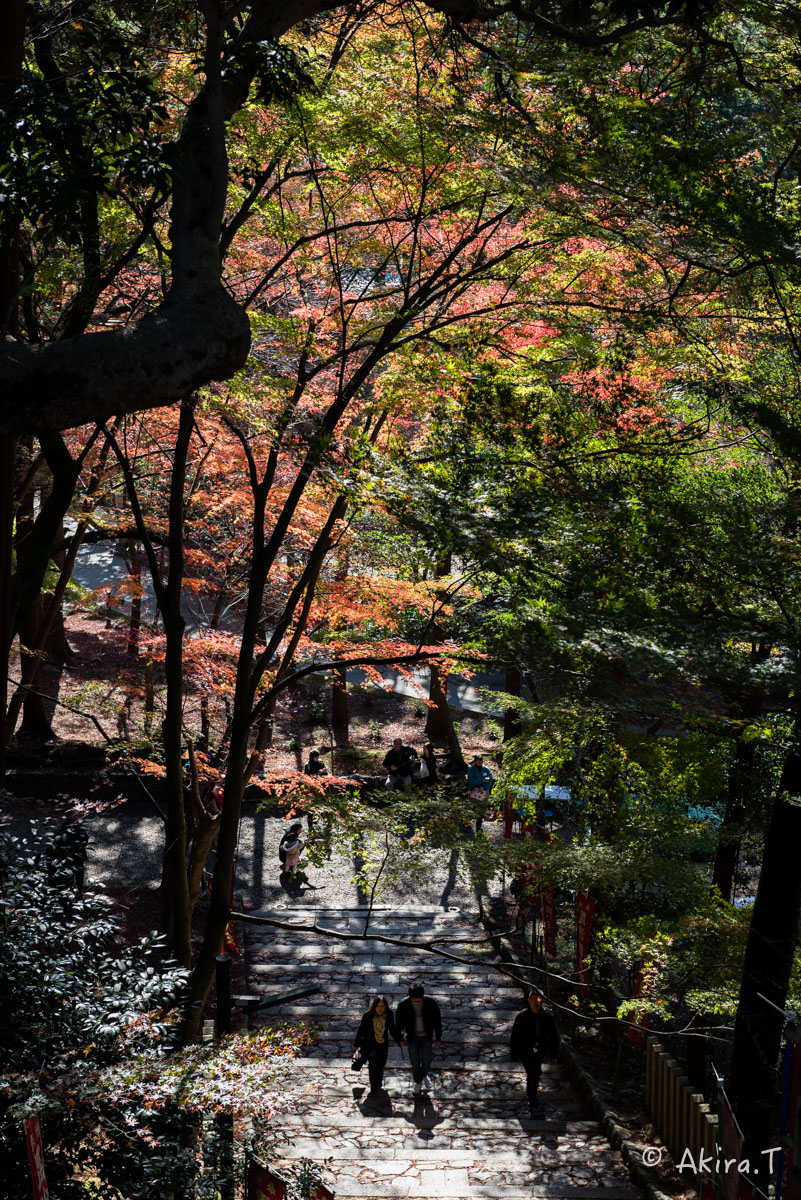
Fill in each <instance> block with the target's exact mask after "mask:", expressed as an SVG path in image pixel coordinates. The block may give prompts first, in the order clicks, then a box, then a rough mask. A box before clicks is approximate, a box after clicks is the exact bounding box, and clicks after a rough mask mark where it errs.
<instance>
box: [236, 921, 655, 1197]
mask: <svg viewBox="0 0 801 1200" xmlns="http://www.w3.org/2000/svg"><path fill="white" fill-rule="evenodd" d="M262 913H263V915H266V916H275V917H276V918H278V919H279V920H286V919H290V920H296V921H298V922H299V923H300V922H304V923H305V922H307V921H310V919H311V918H313V917H314V916H316V918H317V920H318V923H319V924H320V925H323V926H325V927H327V928H331V929H336V930H340V931H345V930H350V931H351V932H355V931H358V932H361V930H362V929H363V923H364V910H363V909H362V910H361V911H360V910H358V909H322V908H318V909H294V910H293V911H292V912H291V913H288V912H287V910H286V909H282V910H276V911H274V912H273V911H267V910H262ZM371 930H372V931H373V932H374V933H384V934H388V935H390V936H394V937H403V938H407V939H408V938H410V937H413V936H414V935H415V933H417V934H418V936H425V937H432V936H437V937H443V938H448V937H450V938H464V939H466V940H467V944H471V945H473V946H474V947H475V943H476V941H479V940H480V939H481V938H482V937H483V933H482V931H481V929H480V927H479V926H478V923H477V920H474V919H471V918H470V917H468V916H465V915H464V914H463V913H458V912H454V911H449V912H446V911H443V910H442V909H422V908H419V909H414V908H402V909H398V908H395V909H392V910H388V909H382V910H379V911H377V912H374V914H373V918H372V921H371ZM471 939H474V940H473V941H471ZM246 945H247V950H246V953H247V966H248V986H249V989H250V991H252V992H258V993H262V994H263V993H266V992H272V991H280V990H282V989H284V988H288V987H294V986H298V985H301V984H304V983H310V982H316V981H319V982H320V983H321V984H322V991H321V992H320V993H319V994H316V995H313V996H309V997H307V998H305V999H303V1000H299V1001H295V1002H294V1003H291V1004H287V1005H285V1006H284V1007H281V1008H272V1009H270V1010H269V1016H267V1015H266V1014H264V1015H263V1020H264V1021H268V1020H274V1019H275V1018H276V1017H278V1018H285V1019H287V1020H291V1019H293V1018H294V1019H297V1018H303V1019H306V1020H309V1021H312V1022H314V1023H315V1024H317V1025H319V1026H320V1027H321V1036H320V1041H319V1043H318V1044H317V1045H316V1046H314V1047H311V1048H310V1049H309V1051H308V1055H309V1057H307V1058H304V1059H301V1060H299V1062H298V1067H299V1068H300V1070H299V1078H300V1079H302V1081H303V1083H302V1086H301V1099H300V1103H299V1106H298V1111H297V1112H296V1113H294V1114H293V1115H291V1116H282V1117H280V1118H279V1119H278V1121H277V1122H276V1134H277V1138H278V1145H279V1152H280V1151H281V1150H282V1149H283V1152H284V1154H285V1156H286V1158H293V1159H298V1158H301V1157H307V1158H311V1159H314V1160H316V1161H321V1162H322V1161H323V1160H325V1159H332V1160H333V1161H332V1162H331V1163H330V1164H329V1167H328V1168H327V1170H326V1176H327V1181H328V1183H329V1186H333V1188H334V1190H335V1192H336V1196H337V1200H349V1198H351V1197H352V1198H354V1200H355V1198H356V1197H359V1198H369V1200H384V1198H389V1197H419V1198H423V1197H431V1198H434V1197H437V1198H440V1200H475V1198H478V1197H492V1198H498V1200H530V1198H532V1197H548V1198H553V1200H639V1196H640V1193H639V1192H638V1191H637V1190H636V1189H635V1188H634V1187H633V1186H632V1184H631V1183H630V1181H629V1178H628V1173H627V1172H626V1169H625V1167H624V1166H623V1163H622V1162H621V1160H620V1158H619V1156H618V1154H617V1153H616V1152H615V1151H613V1150H612V1149H611V1147H610V1146H609V1144H608V1142H607V1141H606V1139H605V1138H604V1137H603V1135H602V1133H601V1130H600V1128H599V1126H598V1125H597V1124H595V1123H594V1122H593V1121H591V1120H588V1119H587V1117H586V1114H585V1113H584V1112H583V1110H582V1107H581V1105H580V1103H579V1100H578V1098H577V1096H576V1095H575V1094H574V1093H573V1092H572V1090H571V1088H570V1087H569V1085H568V1084H567V1082H566V1080H565V1079H564V1077H563V1076H562V1073H561V1071H560V1069H559V1067H550V1066H546V1068H545V1071H544V1074H543V1079H542V1082H541V1085H540V1092H541V1099H542V1102H543V1114H542V1119H541V1120H536V1121H534V1120H531V1119H530V1118H529V1117H528V1110H527V1106H526V1102H525V1095H524V1087H523V1082H524V1076H523V1071H522V1068H520V1067H518V1066H517V1065H516V1064H515V1063H512V1062H511V1061H510V1059H509V1055H508V1039H509V1030H510V1027H511V1022H512V1020H513V1018H514V1014H515V1012H516V1011H517V1010H518V1009H519V1008H520V1007H521V1006H522V1001H521V995H520V990H519V988H517V987H515V986H514V985H512V984H511V983H509V982H506V981H505V980H504V979H503V977H502V976H500V975H498V974H496V973H495V972H494V971H492V970H491V969H490V966H489V959H490V957H491V953H490V952H489V951H486V952H485V954H486V960H487V967H484V966H483V965H481V964H479V965H477V966H475V967H474V966H466V965H462V964H459V963H452V962H448V961H446V960H444V959H441V958H439V957H435V956H433V955H430V954H425V953H419V952H418V953H415V952H413V951H409V950H407V949H404V948H399V947H392V946H387V945H386V944H383V943H381V942H378V941H375V940H371V939H369V938H368V939H365V940H358V941H351V942H347V943H344V942H339V941H333V940H331V941H327V942H325V943H322V944H321V939H320V938H319V937H316V936H315V935H304V934H292V935H290V934H288V933H286V932H284V931H280V930H274V929H270V928H269V927H267V926H255V925H249V926H248V928H247V943H246ZM454 949H456V950H460V949H461V947H459V946H454ZM411 979H420V980H421V981H423V982H424V983H425V987H426V991H427V992H428V993H430V994H431V995H433V996H434V997H435V998H436V999H437V1000H438V1001H439V1003H440V1006H441V1008H442V1012H443V1026H444V1030H443V1036H444V1040H443V1046H442V1049H441V1050H440V1051H435V1058H434V1064H433V1069H432V1072H431V1077H432V1082H433V1088H432V1092H431V1095H430V1097H428V1098H420V1099H417V1100H416V1099H415V1098H414V1097H413V1096H412V1094H411V1092H410V1086H409V1085H410V1072H409V1066H408V1058H407V1057H406V1053H405V1051H403V1052H402V1051H401V1050H400V1049H399V1048H398V1047H397V1046H393V1047H392V1049H391V1050H390V1054H389V1062H388V1065H387V1070H386V1073H385V1077H384V1087H385V1091H386V1095H385V1097H383V1098H381V1099H379V1100H373V1099H371V1098H369V1097H368V1096H367V1090H368V1087H369V1085H368V1081H367V1079H366V1078H363V1077H362V1076H363V1075H364V1076H366V1074H367V1072H366V1070H365V1071H364V1072H363V1073H362V1074H358V1075H357V1074H355V1073H354V1072H353V1071H352V1070H351V1069H350V1060H351V1042H352V1037H353V1035H354V1033H355V1030H356V1026H357V1024H358V1020H359V1017H360V1015H361V1013H362V1012H363V1011H364V1009H365V1008H366V1007H367V1004H368V1003H369V1000H370V999H371V998H372V995H373V994H374V993H375V992H379V991H383V992H386V994H387V995H388V997H389V998H390V1000H391V1001H392V1003H393V1005H396V1004H397V1003H398V1001H399V1000H400V999H402V997H403V996H404V995H405V994H406V988H407V985H408V983H409V981H410V980H411Z"/></svg>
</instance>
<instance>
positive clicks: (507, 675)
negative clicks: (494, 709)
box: [503, 667, 522, 742]
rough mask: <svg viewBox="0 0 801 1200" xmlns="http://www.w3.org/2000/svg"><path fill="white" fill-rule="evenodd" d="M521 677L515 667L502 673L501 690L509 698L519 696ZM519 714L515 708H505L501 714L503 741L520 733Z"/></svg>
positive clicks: (508, 668)
mask: <svg viewBox="0 0 801 1200" xmlns="http://www.w3.org/2000/svg"><path fill="white" fill-rule="evenodd" d="M520 684H521V676H520V671H519V670H518V668H517V667H507V668H506V670H505V671H504V680H503V690H504V691H505V692H506V693H507V695H509V696H518V697H519V695H520ZM521 730H522V726H521V724H520V714H519V712H518V711H517V709H516V708H507V709H506V710H505V711H504V714H503V740H504V741H505V742H508V741H509V740H510V738H513V737H517V736H518V734H519V733H520V732H521Z"/></svg>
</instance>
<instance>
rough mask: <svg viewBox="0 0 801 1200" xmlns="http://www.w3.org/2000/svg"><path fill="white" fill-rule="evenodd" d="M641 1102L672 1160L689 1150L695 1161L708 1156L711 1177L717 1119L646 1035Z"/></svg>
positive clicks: (674, 1065) (669, 1058) (664, 1052)
mask: <svg viewBox="0 0 801 1200" xmlns="http://www.w3.org/2000/svg"><path fill="white" fill-rule="evenodd" d="M645 1104H646V1108H647V1110H648V1115H649V1116H650V1118H651V1121H652V1123H653V1126H654V1128H655V1129H656V1131H657V1133H658V1134H659V1137H660V1138H661V1139H662V1141H663V1142H664V1143H665V1145H666V1146H667V1148H668V1150H669V1151H670V1155H671V1157H672V1159H673V1161H674V1162H676V1163H679V1162H680V1161H681V1159H682V1156H683V1155H684V1152H685V1151H686V1150H689V1151H690V1153H691V1154H692V1156H693V1160H694V1161H695V1162H696V1163H697V1162H698V1159H699V1155H700V1154H701V1152H703V1153H704V1155H706V1156H708V1157H709V1158H710V1159H711V1162H710V1164H709V1165H710V1169H711V1171H712V1174H713V1176H714V1175H715V1174H716V1172H715V1160H716V1158H717V1154H716V1151H715V1144H716V1140H717V1134H718V1118H717V1116H716V1115H715V1113H714V1112H713V1110H712V1107H711V1106H710V1105H709V1104H707V1103H706V1102H705V1100H704V1097H703V1095H702V1094H701V1093H700V1092H694V1091H693V1090H692V1086H691V1084H690V1081H689V1079H688V1078H687V1077H686V1075H682V1074H681V1068H680V1067H679V1065H678V1063H677V1062H675V1060H674V1059H672V1058H671V1057H670V1055H669V1054H668V1053H667V1052H666V1051H665V1050H664V1049H663V1047H662V1046H660V1044H659V1042H658V1041H657V1040H656V1038H653V1037H652V1038H649V1039H648V1045H647V1048H646V1057H645Z"/></svg>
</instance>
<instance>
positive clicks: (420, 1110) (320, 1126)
mask: <svg viewBox="0 0 801 1200" xmlns="http://www.w3.org/2000/svg"><path fill="white" fill-rule="evenodd" d="M301 1107H302V1105H301V1102H300V1101H299V1102H298V1108H299V1109H300V1108H301ZM387 1108H389V1106H387ZM549 1114H550V1115H549ZM577 1123H578V1124H581V1123H580V1122H575V1121H570V1122H569V1129H568V1127H567V1126H568V1123H567V1122H565V1120H564V1118H563V1117H562V1116H561V1115H560V1112H559V1109H558V1108H552V1107H551V1106H550V1105H548V1104H547V1102H546V1103H545V1104H544V1105H543V1112H542V1116H540V1117H536V1118H535V1117H529V1116H528V1115H527V1113H526V1106H525V1102H524V1100H523V1097H522V1095H521V1097H520V1099H519V1100H518V1103H517V1110H516V1112H515V1113H514V1114H511V1113H508V1114H505V1115H504V1116H502V1117H486V1116H480V1115H479V1116H474V1117H470V1116H466V1115H465V1112H464V1108H463V1106H462V1105H460V1104H455V1105H452V1106H450V1107H446V1106H445V1105H444V1104H434V1105H418V1106H416V1107H415V1105H414V1104H413V1103H412V1097H411V1096H409V1099H408V1100H405V1099H404V1100H397V1101H393V1102H392V1106H391V1112H387V1111H382V1110H381V1108H380V1107H379V1106H376V1107H375V1108H371V1107H369V1106H368V1104H366V1103H365V1104H364V1105H363V1108H362V1109H361V1110H360V1109H358V1108H355V1107H354V1108H353V1109H349V1110H337V1112H336V1114H335V1122H332V1119H331V1115H330V1114H326V1113H322V1112H320V1111H319V1110H318V1108H317V1106H316V1104H315V1105H313V1106H311V1107H309V1109H308V1111H307V1112H302V1111H297V1112H292V1113H282V1114H281V1118H280V1128H281V1129H284V1128H286V1129H289V1130H292V1132H293V1136H297V1135H298V1131H299V1130H305V1131H315V1137H317V1136H322V1131H324V1130H330V1129H331V1128H332V1126H333V1125H334V1124H335V1127H336V1128H337V1129H338V1130H339V1131H340V1132H341V1131H342V1130H343V1129H347V1130H348V1133H349V1134H354V1133H355V1134H356V1135H360V1134H361V1133H363V1132H364V1133H365V1136H367V1132H368V1131H369V1135H370V1137H371V1138H372V1137H373V1136H374V1134H375V1132H376V1130H377V1129H379V1130H380V1129H384V1128H386V1129H393V1130H394V1129H395V1128H396V1127H397V1128H405V1129H406V1131H407V1132H414V1130H415V1129H426V1130H435V1131H436V1134H437V1137H440V1136H442V1137H445V1136H446V1135H448V1136H449V1135H450V1134H451V1133H454V1134H457V1135H460V1136H462V1137H463V1136H464V1135H465V1133H471V1134H482V1135H487V1140H488V1141H493V1142H494V1139H495V1138H496V1136H501V1137H502V1136H504V1135H507V1134H509V1132H510V1130H511V1129H514V1130H515V1131H516V1132H515V1136H518V1135H522V1133H529V1132H532V1131H533V1132H535V1133H542V1134H548V1135H550V1136H570V1137H573V1136H574V1135H575V1128H576V1124H577ZM275 1128H276V1131H277V1130H278V1128H279V1125H278V1123H276V1126H275ZM592 1128H593V1130H595V1129H597V1126H593V1127H592ZM393 1136H394V1134H393ZM357 1140H358V1136H357Z"/></svg>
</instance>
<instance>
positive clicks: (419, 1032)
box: [395, 983, 442, 1096]
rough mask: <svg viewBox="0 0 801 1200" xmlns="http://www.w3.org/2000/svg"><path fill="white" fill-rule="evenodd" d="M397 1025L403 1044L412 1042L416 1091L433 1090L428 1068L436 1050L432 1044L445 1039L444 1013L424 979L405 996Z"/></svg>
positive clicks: (438, 1044) (413, 1082)
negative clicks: (433, 998) (430, 993)
mask: <svg viewBox="0 0 801 1200" xmlns="http://www.w3.org/2000/svg"><path fill="white" fill-rule="evenodd" d="M395 1028H396V1029H397V1031H398V1041H399V1042H400V1044H401V1046H405V1045H406V1044H407V1043H408V1046H409V1062H410V1063H411V1064H412V1091H413V1092H414V1094H415V1096H419V1095H420V1093H421V1092H422V1091H426V1092H429V1091H431V1080H430V1079H429V1077H428V1070H429V1067H430V1066H431V1056H432V1054H433V1049H432V1044H433V1045H434V1046H436V1047H437V1049H439V1047H440V1045H441V1043H442V1017H441V1015H440V1011H439V1005H438V1004H437V1002H436V1000H432V998H431V996H426V994H425V988H424V987H423V985H422V983H413V984H412V986H411V987H410V988H409V996H408V999H406V1000H401V1002H400V1004H399V1005H398V1011H397V1013H396V1014H395Z"/></svg>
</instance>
